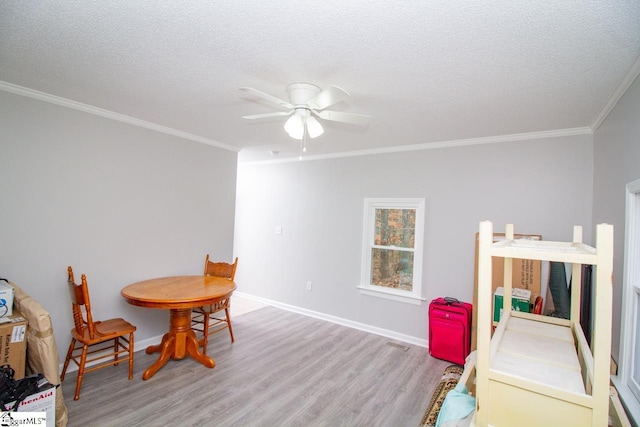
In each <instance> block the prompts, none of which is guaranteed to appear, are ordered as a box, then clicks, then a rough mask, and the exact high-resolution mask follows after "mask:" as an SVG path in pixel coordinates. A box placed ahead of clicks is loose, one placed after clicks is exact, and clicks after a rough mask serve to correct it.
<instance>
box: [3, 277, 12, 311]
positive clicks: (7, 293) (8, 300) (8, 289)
mask: <svg viewBox="0 0 640 427" xmlns="http://www.w3.org/2000/svg"><path fill="white" fill-rule="evenodd" d="M11 314H13V286H11V285H9V284H8V283H5V282H3V281H0V317H8V316H11Z"/></svg>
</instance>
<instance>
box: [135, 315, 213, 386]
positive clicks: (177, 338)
mask: <svg viewBox="0 0 640 427" xmlns="http://www.w3.org/2000/svg"><path fill="white" fill-rule="evenodd" d="M145 351H146V353H147V354H151V353H157V352H160V357H158V360H156V362H155V363H154V364H153V365H151V366H149V367H148V368H147V370H146V371H144V374H142V379H143V380H147V379H149V378H151V377H152V376H153V375H154V374H155V373H156V372H158V370H159V369H160V368H162V367H163V366H164V365H165V364H166V363H167V361H168V360H169V358H171V359H177V360H179V359H184V358H185V357H186V356H187V355H189V356H191V357H193V358H194V359H195V360H197V361H198V362H200V363H202V364H203V365H204V366H206V367H207V368H213V367H215V366H216V362H214V360H213V359H212V358H211V357H209V356H206V355H204V354H202V353H201V352H200V347H199V345H198V340H197V339H196V333H195V332H193V329H191V309H190V308H174V309H171V318H170V321H169V332H167V333H166V334H164V336H163V337H162V342H161V343H160V344H159V345H151V346H149V347H147V349H146V350H145Z"/></svg>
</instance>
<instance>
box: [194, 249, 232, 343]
mask: <svg viewBox="0 0 640 427" xmlns="http://www.w3.org/2000/svg"><path fill="white" fill-rule="evenodd" d="M237 266H238V258H237V257H236V259H235V261H234V262H233V264H229V263H226V262H212V261H209V255H208V254H207V258H206V259H205V261H204V275H205V276H216V277H223V278H225V279H229V280H231V281H233V279H234V277H235V276H236V267H237ZM230 304H231V298H226V299H224V300H222V301H219V302H217V303H216V304H209V305H205V306H202V307H195V308H193V309H192V310H191V328H192V329H193V330H194V331H197V332H202V335H203V338H202V353H203V354H207V342H208V341H209V335H212V334H215V333H216V332H220V331H221V330H223V329H226V328H228V329H229V335H231V342H234V341H235V338H234V337H233V328H232V326H231V316H229V307H230ZM222 310H224V313H225V316H224V317H222V316H220V317H216V316H213V315H214V314H215V313H218V312H221V311H222ZM218 325H220V326H218Z"/></svg>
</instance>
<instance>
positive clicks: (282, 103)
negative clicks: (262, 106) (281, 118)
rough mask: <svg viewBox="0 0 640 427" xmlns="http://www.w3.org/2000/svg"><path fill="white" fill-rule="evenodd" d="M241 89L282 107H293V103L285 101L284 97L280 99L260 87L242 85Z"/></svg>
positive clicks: (289, 108) (288, 108)
mask: <svg viewBox="0 0 640 427" xmlns="http://www.w3.org/2000/svg"><path fill="white" fill-rule="evenodd" d="M240 90H241V91H242V92H244V93H247V94H251V95H253V96H255V97H257V98H260V99H262V100H263V101H267V102H268V103H270V104H275V105H276V106H278V107H280V108H286V109H287V110H291V109H293V105H291V104H290V103H288V102H287V101H285V100H284V99H280V98H278V97H275V96H273V95H269V94H268V93H264V92H262V91H260V90H258V89H254V88H252V87H241V88H240Z"/></svg>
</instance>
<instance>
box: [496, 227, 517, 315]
mask: <svg viewBox="0 0 640 427" xmlns="http://www.w3.org/2000/svg"><path fill="white" fill-rule="evenodd" d="M504 237H505V239H507V240H513V238H514V234H513V224H507V226H506V227H505V231H504ZM502 290H503V291H504V292H503V297H502V311H503V312H505V311H508V310H509V311H510V310H511V298H512V295H511V292H512V290H513V258H504V278H503V279H502ZM499 318H500V317H498V319H499Z"/></svg>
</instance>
